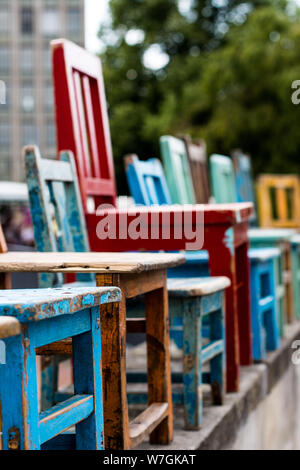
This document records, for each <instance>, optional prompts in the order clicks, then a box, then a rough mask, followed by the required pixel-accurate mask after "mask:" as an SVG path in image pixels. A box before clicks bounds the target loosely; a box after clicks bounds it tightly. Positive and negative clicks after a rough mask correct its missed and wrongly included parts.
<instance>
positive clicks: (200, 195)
mask: <svg viewBox="0 0 300 470" xmlns="http://www.w3.org/2000/svg"><path fill="white" fill-rule="evenodd" d="M181 139H182V140H183V142H184V143H185V148H186V153H187V156H188V161H189V165H190V170H191V171H190V172H191V175H192V180H193V187H194V193H195V197H196V202H197V204H207V203H208V202H209V200H210V196H211V192H210V182H209V178H208V168H207V156H206V144H205V142H204V140H201V139H194V140H192V139H191V138H190V137H189V136H187V135H186V136H181Z"/></svg>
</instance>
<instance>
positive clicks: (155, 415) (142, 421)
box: [129, 403, 168, 448]
mask: <svg viewBox="0 0 300 470" xmlns="http://www.w3.org/2000/svg"><path fill="white" fill-rule="evenodd" d="M167 415H168V403H152V405H150V406H149V407H148V408H147V409H146V410H145V411H143V413H141V414H139V415H138V416H137V417H136V418H135V419H134V420H133V421H132V422H131V423H130V432H129V436H130V440H131V447H132V448H133V447H136V446H137V445H138V444H139V443H140V442H142V441H144V440H145V438H146V437H147V436H148V435H149V434H151V432H152V431H153V430H154V429H155V428H156V427H157V426H158V425H159V424H160V423H161V422H162V421H163V420H164V419H165V418H166V417H167Z"/></svg>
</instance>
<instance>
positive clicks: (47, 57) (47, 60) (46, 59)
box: [43, 45, 51, 73]
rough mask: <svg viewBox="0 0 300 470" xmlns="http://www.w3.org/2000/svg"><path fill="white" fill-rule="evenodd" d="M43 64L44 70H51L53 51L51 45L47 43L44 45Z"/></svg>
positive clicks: (48, 71) (47, 71)
mask: <svg viewBox="0 0 300 470" xmlns="http://www.w3.org/2000/svg"><path fill="white" fill-rule="evenodd" d="M43 66H44V71H45V72H46V73H50V72H51V52H50V47H49V45H47V46H46V47H44V51H43Z"/></svg>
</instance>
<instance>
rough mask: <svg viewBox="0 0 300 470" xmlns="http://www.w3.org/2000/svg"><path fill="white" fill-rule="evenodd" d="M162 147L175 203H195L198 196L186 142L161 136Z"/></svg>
mask: <svg viewBox="0 0 300 470" xmlns="http://www.w3.org/2000/svg"><path fill="white" fill-rule="evenodd" d="M160 149H161V155H162V159H163V164H164V168H165V174H166V179H167V182H168V186H169V190H170V193H171V198H172V201H173V203H174V204H195V202H196V198H195V193H194V189H193V184H192V179H191V178H192V177H191V171H190V166H189V162H188V156H187V153H186V147H185V144H184V142H183V141H182V140H181V139H176V138H175V137H172V136H166V135H165V136H162V137H161V138H160Z"/></svg>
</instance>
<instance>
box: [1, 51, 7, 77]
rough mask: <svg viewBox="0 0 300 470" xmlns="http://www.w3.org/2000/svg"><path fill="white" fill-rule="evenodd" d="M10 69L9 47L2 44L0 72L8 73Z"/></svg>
mask: <svg viewBox="0 0 300 470" xmlns="http://www.w3.org/2000/svg"><path fill="white" fill-rule="evenodd" d="M8 69H9V49H8V47H6V46H0V73H3V74H5V73H7V72H8Z"/></svg>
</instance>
